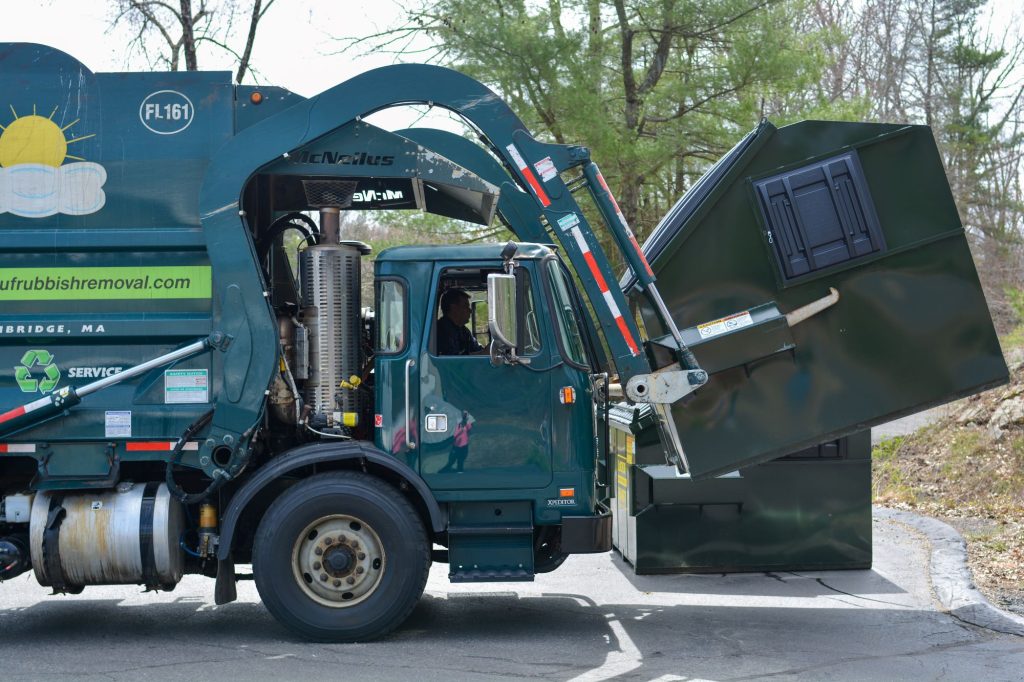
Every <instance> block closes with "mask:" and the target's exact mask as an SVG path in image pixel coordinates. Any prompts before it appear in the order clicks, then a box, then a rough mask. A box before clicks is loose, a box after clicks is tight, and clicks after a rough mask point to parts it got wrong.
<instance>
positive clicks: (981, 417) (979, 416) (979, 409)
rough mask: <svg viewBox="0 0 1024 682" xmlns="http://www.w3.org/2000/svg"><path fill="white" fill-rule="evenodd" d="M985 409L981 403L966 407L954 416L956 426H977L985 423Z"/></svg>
mask: <svg viewBox="0 0 1024 682" xmlns="http://www.w3.org/2000/svg"><path fill="white" fill-rule="evenodd" d="M986 411H987V410H986V407H985V405H984V404H983V403H981V402H974V403H972V404H969V405H967V406H966V407H964V409H962V410H961V411H960V414H958V415H957V416H956V423H957V424H978V423H981V422H984V421H987V415H986V414H985V413H986Z"/></svg>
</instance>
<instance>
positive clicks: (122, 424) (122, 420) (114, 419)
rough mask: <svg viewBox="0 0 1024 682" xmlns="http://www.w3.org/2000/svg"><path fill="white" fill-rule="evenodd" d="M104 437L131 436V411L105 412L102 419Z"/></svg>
mask: <svg viewBox="0 0 1024 682" xmlns="http://www.w3.org/2000/svg"><path fill="white" fill-rule="evenodd" d="M103 437H104V438H131V437H132V413H131V412H105V413H104V419H103Z"/></svg>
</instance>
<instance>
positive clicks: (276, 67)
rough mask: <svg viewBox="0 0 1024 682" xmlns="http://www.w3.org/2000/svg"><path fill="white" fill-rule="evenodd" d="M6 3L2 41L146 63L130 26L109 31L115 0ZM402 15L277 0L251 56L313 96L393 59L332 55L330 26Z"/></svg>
mask: <svg viewBox="0 0 1024 682" xmlns="http://www.w3.org/2000/svg"><path fill="white" fill-rule="evenodd" d="M240 4H242V5H243V6H244V5H247V4H249V3H248V2H244V1H243V2H241V3H240ZM0 5H2V6H3V8H4V10H5V11H4V19H3V21H0V42H32V43H42V44H44V45H49V46H51V47H56V48H58V49H60V50H63V51H64V52H67V53H68V54H70V55H72V56H74V57H75V58H76V59H78V60H79V61H80V62H82V63H83V64H85V66H86V67H88V68H89V69H90V70H91V71H94V72H102V71H128V70H135V71H144V70H148V68H147V66H146V64H145V62H144V61H143V60H142V59H141V58H139V57H136V58H135V59H134V60H133V62H132V63H131V64H128V63H126V55H125V45H126V44H127V43H128V41H129V39H130V37H131V33H130V31H129V30H127V29H126V28H118V29H117V30H115V31H113V32H111V31H110V28H109V26H110V18H111V15H112V10H111V6H112V5H113V2H111V1H109V0H0ZM244 19H245V20H244V21H240V22H239V28H241V29H243V30H244V29H246V28H247V27H248V22H247V19H248V17H245V18H244ZM400 19H401V10H400V8H399V6H398V5H397V4H396V2H395V1H394V0H277V1H276V2H275V4H274V5H273V6H272V7H271V8H270V10H269V11H268V12H267V14H266V16H265V17H264V19H263V22H262V23H261V24H260V28H259V32H258V33H257V38H256V45H255V49H254V54H253V59H252V63H253V65H254V66H255V67H256V68H257V69H258V70H259V71H260V72H261V75H262V78H260V82H261V83H263V84H268V85H280V86H282V87H286V88H288V89H289V90H292V91H293V92H296V93H298V94H300V95H304V96H307V97H309V96H312V95H315V94H317V93H319V92H322V91H324V90H326V89H327V88H329V87H331V86H333V85H336V84H338V83H340V82H341V81H344V80H347V79H349V78H351V77H352V76H354V75H356V74H359V73H361V72H363V71H367V70H369V69H372V68H376V67H378V66H384V65H386V64H390V63H392V61H393V59H394V58H393V57H392V56H390V55H363V56H359V57H353V56H352V55H348V54H346V55H331V54H329V53H330V52H332V51H336V50H337V49H338V48H337V45H336V44H335V43H333V42H332V41H331V40H330V39H329V37H328V36H329V34H332V33H333V34H334V35H336V36H337V35H366V34H370V33H373V32H375V31H377V30H381V29H384V28H386V27H388V26H390V25H393V24H394V23H395V22H396V21H398V20H400ZM243 24H244V25H243ZM242 44H243V41H242V40H241V38H240V37H239V38H238V39H236V41H234V42H233V44H232V47H234V49H236V50H238V51H241V46H242ZM232 61H233V60H232V58H231V57H230V56H229V55H227V54H225V53H223V52H222V51H219V50H218V51H216V52H214V51H212V50H210V51H208V52H206V53H205V54H203V53H200V57H199V68H200V69H202V70H204V71H215V70H231V69H232ZM246 82H253V81H252V80H251V79H246Z"/></svg>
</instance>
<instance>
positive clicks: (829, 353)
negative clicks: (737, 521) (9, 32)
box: [0, 44, 1007, 641]
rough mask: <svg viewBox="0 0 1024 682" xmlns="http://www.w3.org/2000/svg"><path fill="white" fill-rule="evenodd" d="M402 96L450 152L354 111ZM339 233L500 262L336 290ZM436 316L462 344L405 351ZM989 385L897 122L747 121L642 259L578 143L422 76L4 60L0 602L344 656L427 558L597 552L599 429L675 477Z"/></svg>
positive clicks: (342, 254) (401, 610) (934, 202)
mask: <svg viewBox="0 0 1024 682" xmlns="http://www.w3.org/2000/svg"><path fill="white" fill-rule="evenodd" d="M407 104H428V105H431V106H434V107H440V108H443V109H447V110H450V111H451V112H454V114H456V115H458V116H460V117H461V118H462V119H463V120H464V121H465V123H466V124H467V126H468V128H469V129H471V130H472V131H473V132H474V135H473V136H463V135H457V134H454V133H452V132H449V131H446V130H439V129H430V128H411V129H405V130H397V131H390V130H385V129H383V128H382V127H378V126H375V125H372V124H370V123H368V122H367V120H366V118H367V117H368V116H370V115H372V114H374V113H375V112H379V111H381V110H383V109H386V108H389V107H394V106H399V105H407ZM375 120H376V119H375ZM360 210H374V211H387V210H418V211H428V212H431V213H435V214H438V215H440V216H446V217H448V218H451V219H457V220H462V221H469V222H473V223H478V224H481V225H489V224H492V223H494V222H495V221H500V223H501V224H503V225H504V226H505V227H507V228H508V229H509V230H510V231H511V232H512V234H514V235H515V241H510V242H508V243H506V244H496V245H486V244H479V245H459V244H438V245H434V246H410V247H399V248H393V249H388V250H385V251H383V252H382V253H379V254H376V258H375V260H374V263H373V265H374V275H373V291H374V296H373V298H374V300H373V301H366V300H363V299H362V297H361V294H360V289H361V285H362V282H361V278H362V275H361V264H362V262H363V260H365V259H366V258H368V253H369V248H368V247H367V246H366V245H365V244H363V243H360V242H357V241H352V240H351V239H347V238H346V236H347V235H346V234H344V230H343V229H342V228H341V225H342V224H343V222H344V221H342V220H341V212H342V211H360ZM375 215H377V216H384V218H383V219H384V220H386V219H387V218H386V217H387V216H388V215H389V214H388V213H377V214H375ZM378 219H379V218H378ZM599 224H600V225H602V227H601V230H602V231H601V233H600V234H599V233H598V232H597V231H595V228H594V227H593V226H595V225H599ZM599 237H600V239H599ZM602 244H604V245H605V246H604V247H602ZM606 249H610V250H612V251H614V253H612V254H611V255H609V253H607V252H606ZM619 263H621V264H623V265H622V267H623V268H624V269H623V271H622V272H616V269H617V268H618V265H617V264H619ZM659 286H660V289H659ZM446 292H454V293H452V294H451V295H449V296H447V297H446V296H445V294H446ZM442 299H445V300H456V299H458V300H459V301H460V302H462V303H463V304H464V303H465V302H466V301H467V300H468V304H469V315H468V316H469V322H468V325H469V326H467V327H465V328H464V329H463V331H464V332H465V334H472V335H474V339H475V341H476V342H477V343H478V344H479V345H480V346H481V347H482V348H483V349H484V350H483V352H465V353H459V354H449V353H450V350H449V344H447V343H445V344H444V345H443V346H442V345H439V343H438V333H439V332H438V329H439V322H440V321H442V320H443V319H444V318H445V317H446V312H447V311H446V310H442V305H441V303H442ZM371 304H372V305H371ZM463 321H465V320H464V319H461V318H460V320H459V321H458V323H457V324H459V325H461V324H462V322H463ZM449 323H450V320H449ZM475 349H476V344H468V345H467V347H466V348H464V349H463V350H467V351H468V350H475ZM1006 375H1007V371H1006V366H1005V364H1004V362H1003V359H1002V355H1001V353H1000V348H999V343H998V340H997V338H996V336H995V332H994V330H993V327H992V323H991V320H990V318H989V315H988V312H987V308H986V304H985V299H984V296H983V294H982V292H981V288H980V286H979V282H978V276H977V273H976V271H975V266H974V263H973V261H972V259H971V254H970V252H969V250H968V245H967V240H966V236H965V232H964V230H963V228H962V226H961V223H960V220H959V218H958V214H957V210H956V206H955V205H954V203H953V200H952V197H951V194H950V191H949V188H948V185H947V182H946V180H945V176H944V171H943V168H942V163H941V161H940V157H939V154H938V152H937V149H936V146H935V143H934V140H933V138H932V135H931V133H930V131H929V130H928V129H927V128H925V127H921V126H910V125H876V124H856V123H826V122H804V123H799V124H795V125H790V126H786V127H782V128H776V127H774V126H773V125H771V124H770V123H768V122H762V123H760V124H759V125H758V126H757V127H756V128H755V129H754V130H753V131H751V132H750V133H749V134H748V135H746V136H745V137H744V138H743V140H742V141H741V142H740V143H739V144H738V145H737V146H736V147H735V148H734V149H733V150H731V151H730V152H729V153H728V154H726V156H724V157H723V158H722V160H721V161H719V162H718V163H717V164H716V165H715V166H714V167H713V168H711V170H710V171H709V172H708V173H707V174H706V175H705V176H704V177H703V178H702V179H701V180H700V181H699V182H698V183H696V184H695V185H694V187H693V188H692V189H691V190H690V191H689V192H688V193H687V194H686V195H685V196H684V197H683V198H682V199H681V200H680V201H679V203H678V204H677V205H676V206H675V208H673V209H672V211H671V212H670V213H669V214H668V215H667V216H666V217H665V218H664V220H663V221H662V222H661V224H660V225H659V226H657V228H656V229H655V230H654V232H653V234H652V236H651V238H650V239H649V240H648V241H647V243H646V244H645V245H644V246H643V247H641V246H640V245H639V244H638V243H637V240H636V239H635V238H634V236H633V233H632V232H631V231H630V228H629V226H628V225H627V224H626V221H625V219H624V217H623V215H622V212H621V211H620V210H619V208H618V206H617V205H616V202H615V199H614V198H613V196H612V193H611V191H610V189H609V187H608V183H607V182H606V181H605V178H604V176H603V175H602V173H601V171H600V170H599V169H598V167H597V165H596V164H595V163H594V161H592V160H591V158H590V153H589V150H588V149H587V148H585V147H582V146H573V145H562V144H551V143H547V142H543V141H540V140H538V139H536V138H534V137H533V136H531V134H530V133H529V132H528V131H527V130H526V129H525V127H524V125H523V124H522V122H521V121H520V120H519V119H518V118H517V117H516V115H515V114H514V113H513V112H512V111H511V110H510V109H509V107H508V106H507V105H506V104H505V103H504V102H503V101H502V100H501V98H500V97H498V96H497V95H496V94H495V93H494V92H492V91H490V90H489V89H487V88H486V87H484V86H483V85H481V84H480V83H478V82H476V81H474V80H472V79H470V78H468V77H466V76H464V75H461V74H459V73H457V72H454V71H450V70H446V69H443V68H439V67H434V66H423V65H398V66H391V67H386V68H382V69H378V70H375V71H371V72H369V73H366V74H363V75H361V76H358V77H356V78H353V79H351V80H349V81H347V82H345V83H342V84H340V85H338V86H336V87H334V88H331V89H330V90H327V91H326V92H324V93H322V94H320V95H318V96H316V97H313V98H309V99H305V98H302V97H299V96H297V95H295V94H292V93H290V92H288V91H286V90H284V89H281V88H276V87H254V86H240V85H233V84H232V83H231V81H230V76H229V74H227V73H202V72H198V73H97V74H94V73H92V72H90V71H89V70H88V69H87V68H85V67H84V66H83V65H82V64H80V63H79V62H77V61H76V60H75V59H73V58H72V57H70V56H68V55H66V54H64V53H61V52H59V51H57V50H54V49H51V48H48V47H44V46H40V45H31V44H2V45H0V580H10V579H12V578H15V577H16V576H18V575H20V574H22V573H26V572H28V571H32V572H33V573H34V575H35V578H36V580H37V581H38V582H39V583H40V584H41V585H44V586H48V587H50V588H52V589H53V591H54V593H55V594H56V593H71V594H74V593H78V592H80V591H81V590H82V589H83V588H85V587H88V586H93V585H111V584H138V585H143V586H145V587H146V588H147V589H149V590H171V589H173V588H174V587H175V585H176V584H177V583H178V582H179V581H180V580H181V578H182V576H183V575H185V574H202V575H205V576H209V577H211V578H214V579H215V583H214V588H213V591H214V597H215V600H216V602H217V603H219V604H222V603H226V602H230V601H231V600H233V599H234V598H235V586H236V580H238V579H240V578H242V577H246V578H248V577H251V578H253V579H254V580H255V582H256V586H257V588H258V590H259V593H260V596H261V598H262V599H263V602H264V603H265V604H266V606H267V608H268V609H269V610H270V612H271V613H272V614H273V615H274V616H275V617H276V618H277V619H278V620H280V622H281V623H283V624H284V625H285V626H287V627H288V628H290V629H291V630H293V631H294V632H296V633H298V634H299V635H301V636H304V637H308V638H313V639H318V640H337V641H351V640H364V639H368V638H373V637H378V636H380V635H382V634H384V633H387V632H388V631H390V630H392V629H393V628H395V627H397V626H398V625H400V624H401V623H402V621H403V620H404V619H405V618H406V617H407V616H408V615H409V613H410V611H411V610H412V608H413V607H414V605H415V603H416V602H417V600H418V598H419V596H420V594H421V593H422V591H423V588H424V583H425V581H426V577H427V572H428V569H429V568H430V566H431V563H432V562H445V563H447V565H448V574H449V577H450V579H451V580H452V581H453V582H476V581H522V580H532V579H533V578H534V576H535V575H536V574H538V573H543V572H546V571H551V570H554V569H556V568H557V567H558V566H559V565H560V564H562V562H563V561H564V560H565V559H566V557H567V556H568V555H570V554H574V553H585V552H603V551H608V550H609V549H610V548H611V544H612V517H611V512H610V509H611V507H612V506H613V504H612V502H613V497H614V496H615V494H616V487H617V484H616V477H617V476H620V475H621V473H620V472H617V471H616V469H615V466H614V463H613V462H612V460H611V458H610V457H609V448H610V445H609V442H610V437H609V415H610V414H612V413H618V414H620V415H621V414H622V413H623V411H625V413H628V415H629V416H628V419H627V421H629V422H630V423H631V424H633V425H634V427H635V429H636V437H637V439H641V436H643V439H645V442H652V443H657V444H659V445H657V448H658V452H659V453H660V454H659V455H658V456H659V457H660V458H662V459H661V461H660V462H659V465H660V467H661V469H659V472H660V473H659V474H658V480H661V481H665V480H667V478H666V477H668V478H676V479H679V480H684V479H685V480H692V481H697V482H699V480H700V479H710V480H718V479H717V478H715V477H719V476H721V475H723V474H726V475H728V474H729V472H733V471H735V470H737V469H739V470H741V471H742V470H744V468H749V467H754V466H756V465H758V464H759V463H762V462H767V461H769V460H774V459H776V458H779V457H782V456H785V455H788V454H789V453H793V452H797V451H800V450H801V449H806V448H812V447H814V446H816V445H818V444H820V443H825V442H829V441H835V440H836V439H841V438H844V437H846V436H848V435H850V434H854V433H857V432H861V431H863V430H864V429H866V428H868V427H870V426H871V425H872V424H877V423H880V422H881V421H884V420H887V419H891V418H893V417H894V416H898V415H902V414H906V413H909V412H912V411H915V410H917V409H921V408H924V407H927V406H931V405H935V404H939V403H942V402H946V401H948V400H952V399H955V398H958V397H962V396H965V395H968V394H971V393H975V392H977V391H980V390H984V389H986V388H988V387H991V386H994V385H997V384H999V383H1000V382H1003V381H1005V380H1006ZM631 437H632V436H631ZM668 467H671V469H670V472H671V473H670V474H666V473H665V469H666V468H668ZM652 490H654V493H655V494H657V490H658V488H652ZM634 492H635V491H634ZM825 502H826V503H827V502H828V501H827V500H826V501H825ZM709 513H710V512H709ZM665 518H670V517H668V516H666V517H665ZM709 518H710V517H709ZM841 518H842V517H841V516H840V515H836V516H833V515H832V512H831V511H829V508H828V505H827V504H824V505H823V507H822V511H821V513H820V518H819V519H817V522H818V523H819V524H821V525H822V526H823V527H824V528H825V529H826V530H827V529H828V528H829V525H830V524H835V525H838V524H839V521H838V519H841ZM834 530H836V531H837V532H839V531H841V530H842V529H839V528H835V529H834ZM658 532H659V533H660V534H661V535H662V536H663V538H664V539H665V541H666V542H671V541H672V528H671V527H669V526H665V525H663V526H661V527H660V529H659V531H658ZM245 564H251V565H252V571H251V573H248V572H239V571H238V569H237V568H236V566H238V565H245ZM8 587H9V585H8Z"/></svg>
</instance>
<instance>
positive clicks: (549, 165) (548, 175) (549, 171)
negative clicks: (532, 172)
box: [533, 156, 558, 182]
mask: <svg viewBox="0 0 1024 682" xmlns="http://www.w3.org/2000/svg"><path fill="white" fill-rule="evenodd" d="M533 167H534V169H536V171H537V175H539V176H540V179H541V180H543V181H544V182H547V181H548V180H551V179H552V178H554V177H555V176H556V175H558V171H557V170H556V169H555V162H554V161H552V160H551V157H550V156H545V157H544V158H543V159H541V160H540V161H538V162H537V163H535V164H533Z"/></svg>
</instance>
